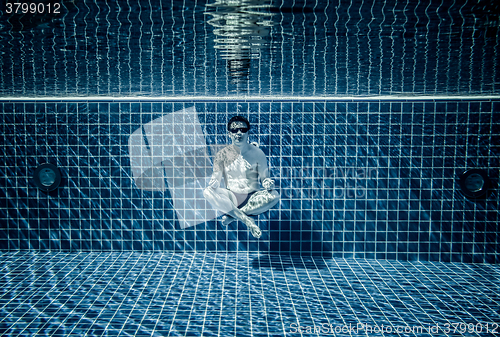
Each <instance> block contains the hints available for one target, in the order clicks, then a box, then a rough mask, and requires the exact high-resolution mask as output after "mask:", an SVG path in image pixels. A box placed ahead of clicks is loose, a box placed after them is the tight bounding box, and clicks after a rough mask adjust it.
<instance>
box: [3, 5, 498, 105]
mask: <svg viewBox="0 0 500 337" xmlns="http://www.w3.org/2000/svg"><path fill="white" fill-rule="evenodd" d="M238 3H239V6H236V5H230V6H225V5H223V4H224V2H223V1H215V0H213V1H196V2H194V3H190V4H189V5H188V4H186V3H185V1H180V0H173V1H160V2H158V3H154V2H151V1H147V0H140V1H125V2H123V1H121V2H109V1H95V0H85V1H65V2H63V7H62V9H61V13H60V14H54V13H50V14H49V13H47V12H45V13H43V14H30V13H28V14H22V13H18V14H15V13H11V14H7V13H6V9H5V8H3V7H2V8H0V10H2V12H3V14H2V15H1V16H0V39H1V42H2V43H0V55H2V57H1V58H0V69H1V72H0V94H2V96H9V97H15V96H23V97H25V96H31V97H44V96H45V97H47V96H58V97H60V96H65V97H68V96H71V97H72V96H81V97H85V96H96V95H99V96H102V95H105V96H113V97H123V96H169V97H173V96H192V95H196V96H216V97H225V96H239V95H240V96H241V95H245V96H255V95H258V96H294V97H296V96H315V97H317V96H332V95H334V96H339V95H340V96H345V95H347V96H350V95H358V96H366V95H400V94H411V95H413V94H428V95H436V94H438V95H439V94H446V95H458V94H462V95H463V94H473V95H477V94H498V90H499V87H498V85H499V83H500V71H499V70H498V64H499V61H500V60H499V57H500V52H499V48H500V47H499V46H500V44H499V41H498V36H499V34H498V30H499V27H500V23H499V13H500V10H499V8H498V5H497V4H495V2H491V1H486V0H481V1H475V0H474V1H472V0H456V1H439V0H425V1H423V0H422V1H392V2H390V3H380V2H378V1H375V0H363V1H355V2H349V1H334V0H316V1H303V0H302V1H300V0H299V1H293V2H289V1H284V0H281V1H250V0H245V1H241V2H238Z"/></svg>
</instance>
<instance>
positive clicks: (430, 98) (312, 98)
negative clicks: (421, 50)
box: [0, 95, 500, 102]
mask: <svg viewBox="0 0 500 337" xmlns="http://www.w3.org/2000/svg"><path fill="white" fill-rule="evenodd" d="M497 99H500V95H456V96H455V95H418V96H412V95H374V96H221V97H214V96H172V97H168V96H158V97H147V96H141V97H140V96H121V97H115V96H47V97H43V96H42V97H0V102H29V101H40V102H45V101H78V102H81V101H96V102H103V101H113V102H128V101H133V102H164V101H168V102H186V101H187V102H206V101H213V102H218V101H234V102H242V101H245V102H269V101H273V102H275V101H280V102H285V101H293V102H305V101H312V102H317V101H439V100H497Z"/></svg>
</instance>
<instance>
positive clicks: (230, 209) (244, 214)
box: [203, 116, 280, 238]
mask: <svg viewBox="0 0 500 337" xmlns="http://www.w3.org/2000/svg"><path fill="white" fill-rule="evenodd" d="M227 130H228V133H229V137H230V138H231V141H232V144H231V145H228V146H226V147H225V148H224V149H222V150H221V151H219V152H218V153H217V155H216V156H215V159H214V165H213V169H214V171H213V174H212V178H211V180H210V182H209V186H208V187H207V188H206V189H205V190H203V195H204V196H205V199H206V200H207V201H208V202H209V203H210V204H211V205H212V206H213V207H214V208H215V209H217V210H219V211H221V212H224V213H225V215H224V216H223V217H222V224H223V225H226V226H227V225H228V224H230V223H231V222H233V221H235V220H238V219H239V220H241V221H242V222H243V223H244V224H245V225H247V227H248V228H249V229H250V232H251V233H252V235H253V236H254V237H255V238H259V237H260V236H261V234H262V232H261V230H260V228H259V227H258V226H257V225H256V224H255V221H254V220H253V219H252V218H251V216H254V215H258V214H261V213H263V212H266V211H267V210H269V209H270V208H272V207H274V206H275V205H276V204H277V203H278V201H279V199H280V195H279V193H278V192H277V191H276V190H274V180H272V179H271V178H269V176H268V174H269V169H268V166H267V159H266V156H265V154H264V152H262V150H261V149H259V148H258V147H257V146H256V145H254V144H250V143H248V131H249V130H250V123H249V122H248V120H247V119H246V118H245V117H242V116H234V117H233V118H231V119H230V120H229V122H228V124H227ZM222 178H224V182H225V186H226V188H221V187H220V186H221V181H222ZM260 184H262V187H263V189H261V188H260Z"/></svg>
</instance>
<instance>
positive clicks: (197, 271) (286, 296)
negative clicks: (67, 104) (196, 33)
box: [0, 252, 500, 337]
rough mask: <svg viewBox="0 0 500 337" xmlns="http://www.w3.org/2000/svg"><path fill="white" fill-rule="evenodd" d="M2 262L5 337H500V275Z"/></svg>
mask: <svg viewBox="0 0 500 337" xmlns="http://www.w3.org/2000/svg"><path fill="white" fill-rule="evenodd" d="M1 257H2V262H1V264H0V268H1V277H0V285H1V287H2V289H4V291H3V292H2V294H1V297H0V311H1V312H2V315H1V316H2V318H1V319H0V332H1V333H2V334H9V335H18V334H20V335H23V334H24V335H28V334H29V335H34V334H37V333H38V334H51V335H54V336H83V335H88V336H101V335H106V336H126V335H134V336H156V335H161V336H221V335H224V336H243V335H245V336H276V335H280V336H283V335H285V336H299V335H302V336H319V335H321V336H328V335H334V333H336V334H335V335H336V336H356V335H365V334H368V335H370V336H382V335H387V334H389V335H394V336H419V337H420V336H435V335H440V336H493V335H495V334H494V333H493V332H494V331H493V329H496V332H497V333H498V331H499V329H500V327H498V324H499V323H500V315H499V314H498V313H499V312H500V297H499V293H500V291H499V290H500V289H499V287H498V284H500V282H499V281H500V279H499V276H498V275H499V272H500V270H498V266H493V265H466V264H455V263H439V262H434V263H431V262H404V261H379V260H363V259H356V260H353V259H338V258H335V259H328V258H323V257H305V256H302V257H299V256H296V257H293V256H285V255H281V256H278V255H259V254H255V253H248V254H220V253H164V254H161V253H130V252H127V253H105V252H103V253H29V252H15V253H2V256H1ZM360 324H364V325H365V327H364V330H363V329H361V325H360ZM452 324H455V325H452ZM486 324H488V325H486ZM349 325H350V329H348V327H349ZM314 327H316V330H314ZM436 327H439V329H440V331H439V334H438V333H436V332H435V331H434V330H431V329H436ZM342 328H343V329H344V330H343V331H342ZM377 328H378V329H384V330H382V331H383V332H384V333H385V334H383V333H382V332H381V331H380V330H376V329H377ZM455 328H456V331H453V330H454V329H455ZM335 329H337V330H335ZM369 329H372V330H369ZM387 329H392V332H391V333H388V331H389V330H387ZM398 329H399V330H398ZM405 329H406V331H405ZM447 329H451V331H448V330H447ZM481 329H482V331H481ZM486 329H488V331H489V332H488V331H487V330H486Z"/></svg>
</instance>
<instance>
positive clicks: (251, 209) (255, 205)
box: [241, 190, 280, 215]
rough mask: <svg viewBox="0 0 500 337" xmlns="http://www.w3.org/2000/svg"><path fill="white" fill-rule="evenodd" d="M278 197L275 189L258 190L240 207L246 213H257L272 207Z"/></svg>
mask: <svg viewBox="0 0 500 337" xmlns="http://www.w3.org/2000/svg"><path fill="white" fill-rule="evenodd" d="M279 199H280V195H279V193H278V192H277V191H275V190H274V191H271V192H269V191H266V190H263V191H259V192H257V193H255V194H254V195H252V196H251V197H250V199H249V200H248V203H247V204H246V205H245V206H243V207H242V208H241V211H242V212H244V213H245V214H247V215H258V214H261V213H264V212H265V211H267V210H269V209H271V208H272V207H274V206H275V205H276V204H277V203H278V201H279Z"/></svg>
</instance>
